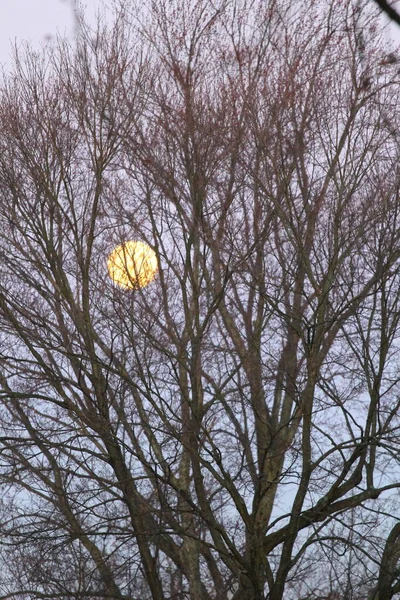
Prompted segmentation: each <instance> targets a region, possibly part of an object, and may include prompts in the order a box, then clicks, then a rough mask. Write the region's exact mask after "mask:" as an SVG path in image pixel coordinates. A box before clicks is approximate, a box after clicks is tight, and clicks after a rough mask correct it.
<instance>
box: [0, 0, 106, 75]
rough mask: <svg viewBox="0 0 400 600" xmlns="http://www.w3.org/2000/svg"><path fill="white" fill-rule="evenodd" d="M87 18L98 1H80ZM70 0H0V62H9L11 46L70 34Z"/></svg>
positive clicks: (99, 0) (92, 13)
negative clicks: (87, 14) (85, 10)
mask: <svg viewBox="0 0 400 600" xmlns="http://www.w3.org/2000/svg"><path fill="white" fill-rule="evenodd" d="M83 4H84V5H86V6H87V10H88V13H89V15H94V14H95V12H96V8H99V7H101V5H102V0H84V2H83ZM72 5H73V0H0V63H2V64H7V63H9V62H10V48H11V45H12V44H13V43H14V42H15V41H17V42H21V41H23V40H29V41H30V42H32V44H33V45H35V46H36V45H40V44H42V43H44V42H45V41H46V38H48V37H49V36H54V35H56V34H57V31H58V32H59V33H60V34H67V35H72V34H73V17H72V9H71V8H72Z"/></svg>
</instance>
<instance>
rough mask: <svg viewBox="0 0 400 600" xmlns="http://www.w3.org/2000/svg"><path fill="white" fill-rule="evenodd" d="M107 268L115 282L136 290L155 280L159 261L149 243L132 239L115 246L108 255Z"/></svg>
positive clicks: (127, 288)
mask: <svg viewBox="0 0 400 600" xmlns="http://www.w3.org/2000/svg"><path fill="white" fill-rule="evenodd" d="M107 269H108V274H109V276H110V277H111V279H112V280H113V281H114V283H116V284H117V285H119V286H120V287H121V288H124V289H125V290H134V289H138V288H144V287H146V285H149V283H151V282H152V281H153V279H154V278H155V276H156V274H157V271H158V262H157V257H156V254H155V252H154V250H152V249H151V248H150V246H149V245H148V244H146V243H145V242H137V241H133V240H130V241H128V242H124V243H123V244H120V245H119V246H117V247H116V248H114V250H113V251H112V252H111V254H110V256H109V257H108V260H107Z"/></svg>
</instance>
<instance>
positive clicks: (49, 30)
mask: <svg viewBox="0 0 400 600" xmlns="http://www.w3.org/2000/svg"><path fill="white" fill-rule="evenodd" d="M78 2H80V3H81V4H82V5H83V6H86V10H87V14H88V16H89V18H90V17H93V16H94V15H95V13H96V10H97V9H99V8H101V6H102V5H104V3H105V2H106V0H0V64H3V65H7V64H10V62H11V60H10V57H11V46H12V44H14V43H15V42H16V43H17V44H19V43H21V42H22V41H23V40H29V41H30V42H31V43H32V44H33V46H36V47H38V46H40V45H41V44H44V43H45V42H46V39H48V38H49V37H52V36H54V35H56V34H57V32H58V33H60V34H61V35H71V36H72V35H73V32H74V19H73V6H74V4H75V3H78ZM389 35H390V38H392V40H393V41H395V42H397V43H399V42H400V27H398V26H396V25H392V26H391V32H390V34H389Z"/></svg>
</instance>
